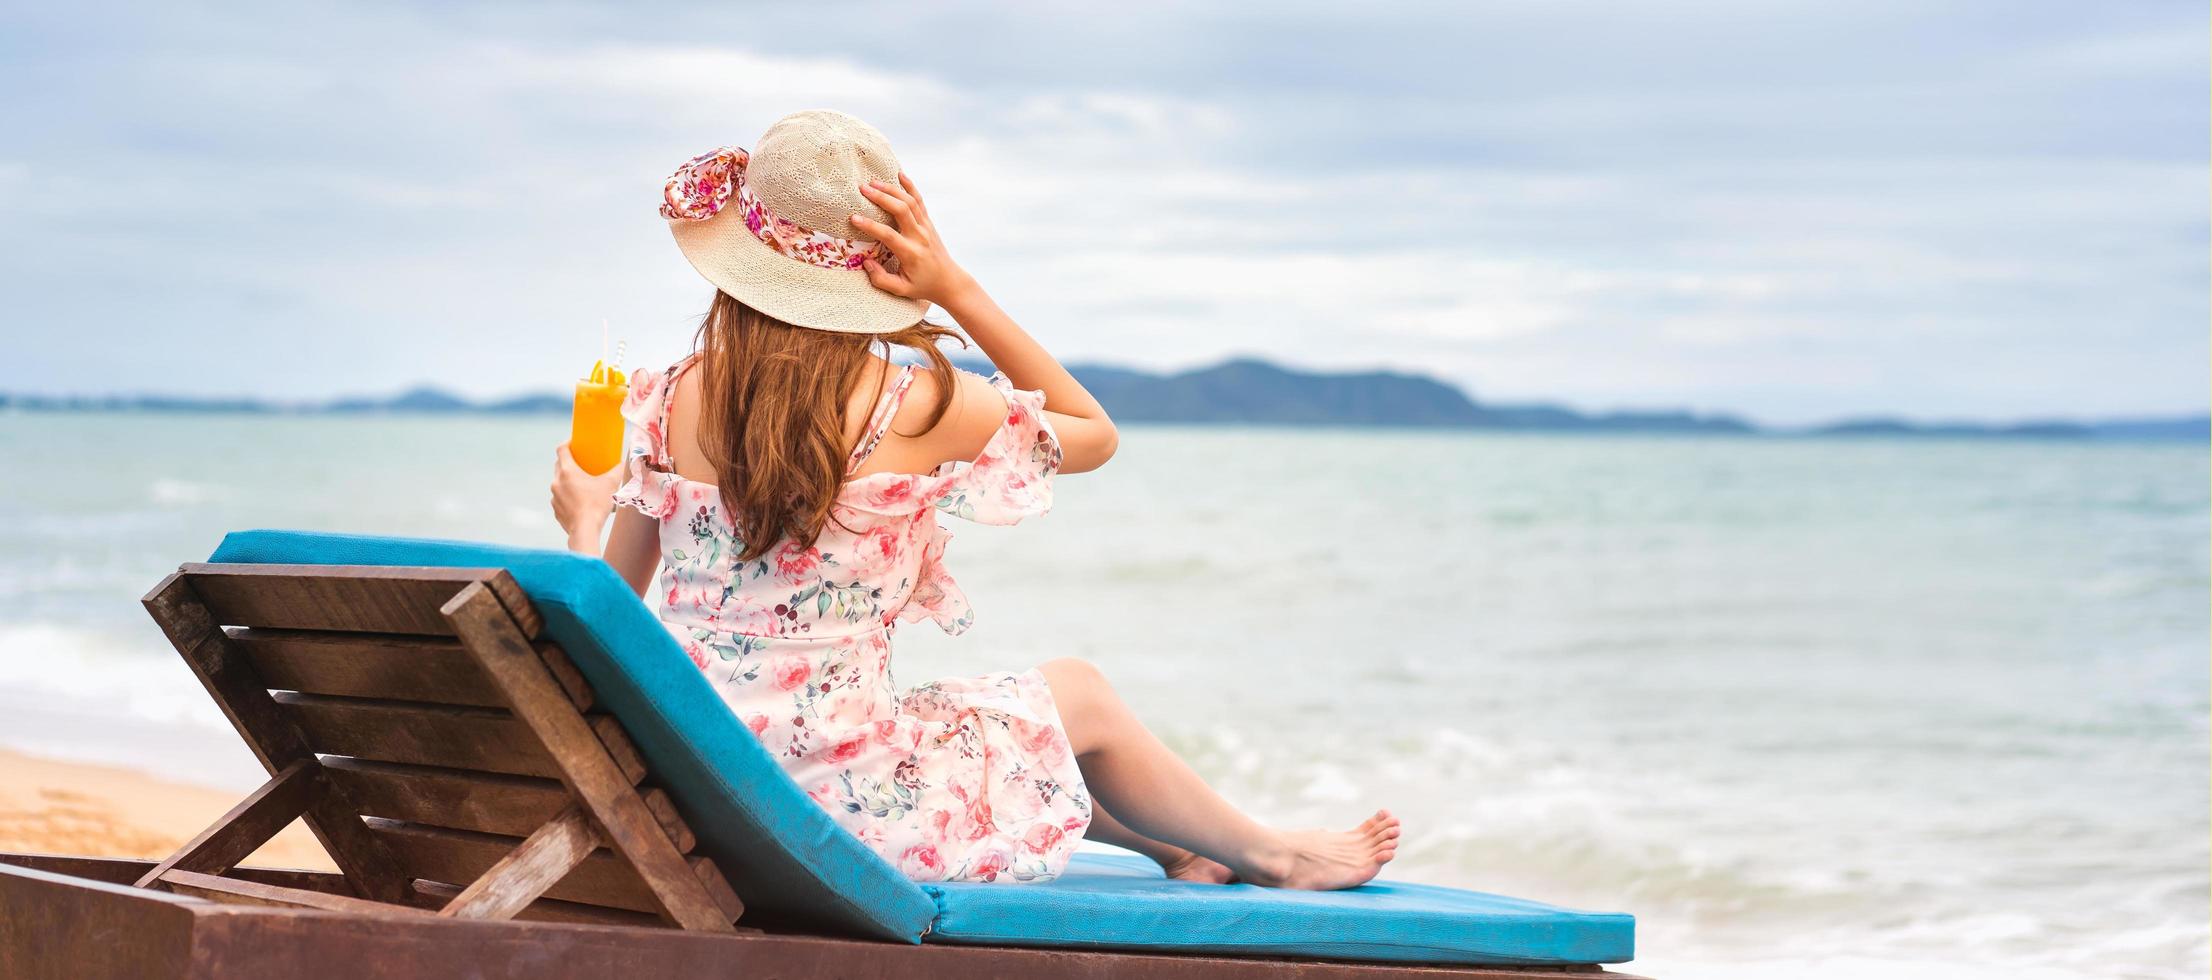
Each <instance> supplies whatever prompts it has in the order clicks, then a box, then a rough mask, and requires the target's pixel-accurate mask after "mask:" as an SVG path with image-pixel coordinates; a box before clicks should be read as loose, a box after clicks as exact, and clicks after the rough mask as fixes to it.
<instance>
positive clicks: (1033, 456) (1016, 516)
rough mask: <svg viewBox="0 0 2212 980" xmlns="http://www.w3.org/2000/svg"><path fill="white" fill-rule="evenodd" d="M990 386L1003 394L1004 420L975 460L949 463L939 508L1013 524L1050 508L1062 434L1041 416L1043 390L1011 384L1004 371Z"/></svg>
mask: <svg viewBox="0 0 2212 980" xmlns="http://www.w3.org/2000/svg"><path fill="white" fill-rule="evenodd" d="M991 387H993V388H997V389H998V390H999V394H1001V395H1004V396H1006V421H1005V422H1004V423H1003V424H1001V425H1000V426H999V428H998V432H997V433H996V434H994V435H992V436H991V441H990V442H988V443H985V444H984V446H983V451H982V452H980V453H978V454H976V457H975V460H974V461H973V462H967V463H947V464H945V465H944V466H941V467H938V468H937V470H936V471H935V472H934V473H931V474H930V476H931V477H932V478H934V479H936V480H937V481H938V486H937V488H936V504H937V509H938V510H941V511H944V512H945V513H947V514H951V515H952V516H954V517H959V518H963V519H966V520H971V521H974V522H976V523H978V524H1014V523H1017V522H1019V521H1020V520H1021V519H1022V518H1025V517H1036V516H1039V515H1041V514H1043V513H1045V512H1046V511H1049V510H1051V509H1052V475H1053V474H1054V473H1057V472H1059V471H1060V437H1059V436H1058V435H1056V434H1054V432H1053V431H1052V423H1050V422H1048V421H1046V420H1045V393H1044V392H1042V391H1023V390H1021V389H1019V388H1016V387H1014V383H1013V382H1011V381H1008V380H1007V379H1006V375H1004V374H994V375H992V376H991Z"/></svg>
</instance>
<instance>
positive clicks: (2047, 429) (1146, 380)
mask: <svg viewBox="0 0 2212 980" xmlns="http://www.w3.org/2000/svg"><path fill="white" fill-rule="evenodd" d="M954 363H956V364H959V365H960V366H961V367H964V368H967V369H969V370H973V371H979V372H982V373H989V372H990V370H991V366H990V363H989V362H987V361H981V360H975V359H958V360H956V361H955V362H954ZM1068 370H1069V372H1070V373H1072V374H1074V375H1075V376H1076V378H1077V379H1078V380H1080V381H1082V382H1083V386H1084V387H1086V388H1088V389H1090V391H1091V394H1093V395H1095V396H1097V398H1098V400H1099V402H1100V403H1101V404H1103V405H1105V406H1106V410H1107V411H1108V412H1109V413H1111V414H1112V415H1113V416H1114V418H1115V419H1116V420H1118V421H1124V422H1138V423H1143V422H1175V423H1189V424H1200V425H1209V424H1227V425H1292V426H1314V425H1345V426H1394V427H1409V428H1451V429H1491V430H1520V431H1531V432H1634V433H1670V434H1673V433H1702V434H1725V435H1755V434H1771V435H1809V436H1822V437H1828V436H1833V437H1848V436H1878V437H1887V438H1896V437H1952V438H1959V437H1972V438H1982V437H1988V438H2040V439H2189V440H2196V441H2199V442H2204V441H2207V440H2212V418H2208V417H2207V416H2205V415H2192V416H2186V417H2180V418H2165V419H2159V418H2153V419H2119V420H2112V421H2104V422H2077V421H2066V420H2050V421H2031V422H2019V423H2009V424H1985V423H1950V422H1935V423H1930V422H1915V421H1910V420H1906V419H1897V418H1887V417H1871V418H1858V419H1847V420H1844V421H1841V422H1836V423H1832V424H1829V425H1822V426H1817V427H1813V428H1807V429H1790V430H1775V429H1762V428H1760V427H1759V426H1756V425H1754V424H1752V423H1751V422H1749V421H1747V420H1745V419H1743V418H1740V417H1738V416H1734V415H1728V414H1698V413H1694V412H1688V411H1680V410H1673V411H1667V410H1661V411H1615V412H1583V411H1579V410H1576V409H1573V408H1568V407H1566V406H1564V405H1554V404H1548V403H1543V402H1528V403H1489V402H1481V401H1477V400H1475V399H1473V398H1471V397H1469V396H1468V395H1467V393H1466V392H1464V391H1461V390H1460V389H1458V388H1455V387H1452V386H1451V385H1448V384H1445V383H1444V382H1442V381H1438V380H1437V379H1435V378H1431V377H1427V376H1424V375H1418V374H1401V373H1398V372H1395V371H1364V372H1355V373H1341V374H1339V373H1323V372H1310V371H1299V370H1294V369H1291V368H1286V367H1283V366H1281V365H1278V364H1273V363H1270V362H1267V361H1262V360H1258V359H1255V358H1239V359H1236V360H1231V361H1226V362H1223V363H1221V364H1216V365H1213V366H1212V367H1205V368H1198V369H1196V370H1191V371H1182V372H1177V373H1173V374H1156V373H1152V372H1149V371H1139V370H1135V369H1131V368H1125V367H1115V366H1111V365H1103V364H1079V365H1073V366H1071V367H1070V368H1069V369H1068ZM0 409H17V410H24V411H64V412H71V411H160V412H233V413H332V414H344V415H367V414H382V413H433V414H435V413H463V412H465V413H474V414H496V415H531V414H557V413H561V412H566V411H568V409H569V396H568V395H566V394H562V393H559V392H543V393H530V394H524V395H517V396H514V397H510V398H503V399H499V400H495V401H488V402H472V401H469V400H468V399H465V398H462V397H460V396H458V395H455V394H453V393H451V392H448V391H445V390H442V389H438V388H431V387H416V388H411V389H408V390H407V391H403V392H401V393H399V394H397V395H392V396H388V397H363V396H351V397H344V398H338V399H334V400H331V401H327V402H319V403H290V402H271V401H261V400H256V399H246V398H185V397H171V396H161V395H115V396H98V397H74V396H47V395H6V394H0Z"/></svg>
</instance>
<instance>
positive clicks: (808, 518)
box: [695, 290, 965, 561]
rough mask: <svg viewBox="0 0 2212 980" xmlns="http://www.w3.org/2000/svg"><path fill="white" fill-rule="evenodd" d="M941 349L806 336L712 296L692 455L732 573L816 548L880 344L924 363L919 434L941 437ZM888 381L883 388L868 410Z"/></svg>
mask: <svg viewBox="0 0 2212 980" xmlns="http://www.w3.org/2000/svg"><path fill="white" fill-rule="evenodd" d="M947 337H951V338H954V339H956V340H957V339H959V337H960V335H959V334H957V333H954V332H953V331H951V330H948V329H946V328H944V327H940V326H937V325H936V324H932V323H917V324H915V325H913V326H911V327H908V328H906V329H904V330H900V331H898V332H896V333H881V334H862V333H832V332H830V331H826V330H808V329H805V328H803V327H794V326H792V325H791V324H788V323H785V322H783V321H781V320H778V319H775V318H774V317H771V316H769V315H767V314H765V313H762V312H760V311H759V310H755V309H753V308H752V307H749V306H746V305H745V304H743V303H740V302H738V301H737V300H736V299H733V298H731V296H730V294H728V293H725V292H722V291H720V290H716V291H715V294H714V305H713V306H712V307H711V308H709V309H708V310H707V316H706V319H705V320H703V321H701V322H700V324H699V336H698V338H697V340H696V342H695V346H696V347H697V348H698V350H699V360H698V363H697V364H696V369H697V370H698V371H699V397H700V403H699V450H700V452H701V453H702V454H704V455H705V456H706V458H707V463H708V464H709V465H710V466H712V467H713V468H714V482H715V486H716V487H718V488H719V489H720V490H721V492H722V512H723V513H725V514H728V515H729V517H730V524H731V525H732V526H733V527H735V528H736V529H737V534H738V537H739V538H740V539H741V544H740V545H739V552H738V560H739V561H751V560H753V559H755V558H758V557H760V556H761V555H763V554H766V553H767V552H768V549H770V548H773V547H775V546H776V544H777V543H778V542H780V541H782V540H784V539H786V538H789V539H792V540H794V541H797V542H799V544H800V545H801V546H809V545H812V544H813V543H814V540H815V539H816V538H818V537H820V536H821V534H822V527H823V525H825V524H826V523H828V521H829V520H830V504H832V503H833V502H835V501H836V499H837V490H838V488H839V487H840V486H842V485H843V484H844V482H845V465H846V460H847V458H848V456H849V455H850V449H849V447H847V446H846V445H845V422H846V419H845V410H846V407H847V406H848V405H850V404H851V401H852V395H853V392H854V391H855V390H856V389H857V388H858V387H859V386H860V381H861V376H862V372H864V371H866V370H867V369H868V368H869V363H868V362H869V358H870V352H871V351H872V350H873V348H874V347H875V345H876V344H879V343H880V344H883V345H884V350H885V353H886V354H888V353H890V350H891V348H893V347H908V348H912V349H913V350H915V351H918V352H920V353H921V355H922V357H923V358H924V359H926V360H927V362H928V364H929V370H930V373H931V374H933V375H934V376H935V377H936V379H937V392H938V397H937V404H936V406H935V407H934V408H932V409H930V413H929V419H928V421H926V422H924V423H922V427H921V428H920V429H919V430H916V431H917V432H918V433H919V432H927V431H929V430H930V429H932V428H934V427H936V425H937V422H938V420H940V419H942V418H943V417H944V415H945V409H946V408H947V407H949V406H950V405H951V404H952V390H953V373H952V362H951V361H950V360H947V359H946V358H945V353H944V352H943V351H941V350H938V349H937V343H938V341H940V340H943V339H945V338H947ZM964 343H965V342H964V341H963V344H964ZM886 380H888V375H885V376H882V377H879V380H878V382H877V386H876V392H877V397H876V398H871V399H869V401H868V404H869V405H870V406H871V407H872V406H874V405H875V404H876V403H877V401H878V400H879V399H880V398H881V395H882V390H883V384H884V382H885V381H886Z"/></svg>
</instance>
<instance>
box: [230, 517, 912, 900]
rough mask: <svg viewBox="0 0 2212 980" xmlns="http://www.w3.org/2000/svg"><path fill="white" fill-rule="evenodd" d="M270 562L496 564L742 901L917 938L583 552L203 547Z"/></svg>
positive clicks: (828, 823) (399, 541)
mask: <svg viewBox="0 0 2212 980" xmlns="http://www.w3.org/2000/svg"><path fill="white" fill-rule="evenodd" d="M209 560H210V561H215V562H245V563H260V564H278V565H436V566H442V567H448V568H504V569H506V570H507V571H508V573H509V574H511V575H513V576H514V578H515V583H516V584H517V585H520V586H522V590H523V591H524V592H526V593H528V594H529V595H530V601H531V602H532V603H534V604H536V605H537V607H538V613H539V614H540V615H541V616H543V617H544V618H545V631H546V632H547V633H548V634H550V635H551V636H552V638H553V639H554V640H556V641H558V642H559V643H560V644H561V646H562V648H563V649H565V650H566V651H567V652H568V656H569V659H571V660H573V661H575V662H576V668H577V669H578V670H580V671H582V672H583V674H584V677H585V679H586V680H589V681H590V682H591V686H592V690H593V691H594V692H595V693H596V694H597V695H598V697H599V700H600V701H602V702H604V703H605V704H606V705H607V707H608V709H609V710H611V711H613V712H614V714H615V716H616V717H618V718H620V719H622V726H623V728H625V729H627V730H628V731H629V733H630V738H631V740H632V741H634V742H636V743H637V747H638V751H639V752H640V753H642V754H644V756H645V761H646V764H647V766H648V768H650V769H651V771H652V773H653V777H654V779H655V780H656V781H657V782H658V783H659V784H660V785H661V787H662V788H664V789H666V790H667V791H668V794H669V795H670V796H671V797H673V798H674V799H675V801H676V806H677V808H678V809H680V810H682V811H683V812H684V814H685V815H686V816H688V817H689V818H690V823H691V829H692V831H693V832H694V833H696V834H697V835H698V837H699V848H700V852H701V853H703V854H705V855H706V856H708V857H710V858H713V859H714V862H715V863H716V864H717V865H719V866H720V867H721V868H722V871H723V873H724V874H726V875H728V876H729V879H730V884H731V886H732V887H734V888H736V889H737V894H738V897H740V898H742V899H744V900H745V905H746V907H747V908H748V909H750V910H756V911H763V912H773V913H776V914H777V915H778V916H779V917H784V918H789V919H793V920H796V921H799V922H804V923H807V924H811V925H816V926H820V927H823V928H826V929H830V930H833V931H837V932H844V933H850V934H854V935H861V936H870V937H874V938H879V939H893V940H899V941H903V942H910V943H912V942H920V941H921V937H922V933H924V932H926V931H928V929H929V926H930V922H931V920H933V919H934V918H935V917H936V914H937V907H936V905H935V904H934V903H932V902H931V901H930V899H929V896H928V895H926V894H924V893H923V892H922V890H921V889H920V888H919V887H917V886H916V885H915V884H914V883H913V882H911V881H908V880H907V879H906V876H905V875H902V874H900V873H899V871H898V869H897V868H894V867H892V866H891V865H890V864H889V863H887V862H885V861H884V860H883V859H882V858H881V857H878V856H877V855H876V853H875V852H874V851H871V850H869V849H868V847H867V845H865V844H862V843H861V842H860V840H859V839H858V838H856V837H854V836H853V835H851V834H849V833H846V832H845V829H844V828H843V827H840V826H838V825H837V822H836V821H835V820H832V819H830V816H829V814H828V813H827V812H824V811H823V809H822V808H821V807H820V806H818V805H816V804H815V802H814V801H813V800H810V799H808V798H807V796H806V793H804V792H803V791H801V790H800V789H799V786H798V784H797V783H794V782H792V781H791V777H790V776H787V775H785V774H784V771H783V767H782V766H780V765H778V764H777V763H776V760H775V758H774V757H773V756H771V755H769V754H768V751H767V750H766V749H763V748H761V747H760V742H759V741H758V740H756V739H754V738H753V733H752V732H751V731H749V730H748V729H746V727H745V725H744V723H743V722H740V721H739V720H738V719H737V715H736V714H734V713H732V712H731V711H730V709H729V706H728V705H726V704H724V703H723V702H722V699H721V698H720V697H718V696H716V694H715V693H714V689H713V687H712V686H710V685H709V684H708V682H707V679H706V675H704V674H702V673H700V671H699V668H697V667H694V666H692V663H691V658H690V657H688V656H686V655H685V654H684V652H683V648H681V647H679V646H677V645H676V640H675V638H674V637H672V636H670V635H669V634H668V628H667V627H665V626H663V625H661V621H660V618H659V617H657V616H655V615H653V611H652V610H651V609H648V608H646V606H645V603H643V602H640V601H639V600H638V597H637V593H635V592H632V591H631V590H630V586H629V585H628V584H627V583H625V582H623V581H622V577H621V576H620V575H617V574H615V571H614V569H613V568H611V567H609V566H608V565H607V563H606V562H603V561H600V560H599V559H597V558H587V557H585V556H583V555H579V554H575V553H572V552H567V551H545V550H539V549H533V548H507V547H501V546H498V545H488V544H471V543H467V542H460V541H430V540H421V539H412V538H384V537H368V536H364V535H353V534H321V533H311V532H304V531H234V532H232V533H231V534H229V535H227V536H225V537H224V538H223V543H222V545H221V546H220V547H218V548H216V549H215V554H214V555H213V556H212V557H211V558H210V559H209Z"/></svg>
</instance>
